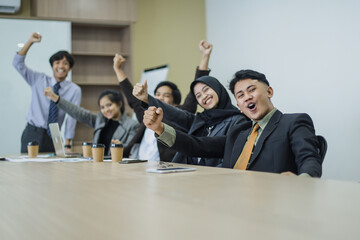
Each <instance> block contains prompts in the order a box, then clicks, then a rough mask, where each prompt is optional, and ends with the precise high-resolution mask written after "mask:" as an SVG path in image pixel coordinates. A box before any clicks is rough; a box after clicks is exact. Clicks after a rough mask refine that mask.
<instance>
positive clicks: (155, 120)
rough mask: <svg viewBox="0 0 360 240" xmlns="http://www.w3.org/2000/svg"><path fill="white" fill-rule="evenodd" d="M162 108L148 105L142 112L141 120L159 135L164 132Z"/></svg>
mask: <svg viewBox="0 0 360 240" xmlns="http://www.w3.org/2000/svg"><path fill="white" fill-rule="evenodd" d="M162 119H163V110H162V109H161V108H156V107H149V108H148V110H146V111H145V112H144V118H143V122H144V124H145V126H146V127H147V128H149V129H151V130H153V131H154V132H155V133H156V134H158V135H161V134H162V133H163V132H164V124H163V123H162V122H161V121H162Z"/></svg>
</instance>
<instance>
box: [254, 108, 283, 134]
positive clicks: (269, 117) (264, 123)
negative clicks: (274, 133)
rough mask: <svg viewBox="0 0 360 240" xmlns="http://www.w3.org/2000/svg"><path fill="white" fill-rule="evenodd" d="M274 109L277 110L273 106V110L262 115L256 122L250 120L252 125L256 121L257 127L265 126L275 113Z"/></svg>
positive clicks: (262, 127)
mask: <svg viewBox="0 0 360 240" xmlns="http://www.w3.org/2000/svg"><path fill="white" fill-rule="evenodd" d="M276 111H277V108H275V107H274V109H273V110H271V111H270V112H269V113H268V114H266V115H265V117H263V118H262V119H261V120H259V121H258V122H255V121H254V120H251V121H252V124H253V126H254V125H255V123H258V124H259V127H260V128H261V129H264V128H265V127H266V125H267V124H268V122H269V121H270V119H271V117H272V116H273V115H274V114H275V112H276Z"/></svg>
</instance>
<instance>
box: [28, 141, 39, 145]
mask: <svg viewBox="0 0 360 240" xmlns="http://www.w3.org/2000/svg"><path fill="white" fill-rule="evenodd" d="M38 145H39V143H38V142H37V141H31V142H28V146H38Z"/></svg>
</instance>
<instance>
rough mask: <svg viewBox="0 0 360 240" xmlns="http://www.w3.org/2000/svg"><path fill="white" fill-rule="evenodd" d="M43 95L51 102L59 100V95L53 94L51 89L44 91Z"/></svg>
mask: <svg viewBox="0 0 360 240" xmlns="http://www.w3.org/2000/svg"><path fill="white" fill-rule="evenodd" d="M44 95H45V96H46V97H47V98H48V99H50V100H52V101H53V102H57V101H58V100H59V95H57V94H55V93H54V92H53V90H52V88H51V87H47V88H45V89H44Z"/></svg>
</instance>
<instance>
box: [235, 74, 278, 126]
mask: <svg viewBox="0 0 360 240" xmlns="http://www.w3.org/2000/svg"><path fill="white" fill-rule="evenodd" d="M234 94H235V99H236V102H237V106H238V107H239V108H240V110H241V112H243V113H244V114H245V115H246V116H247V117H248V118H250V119H252V120H254V121H256V122H257V121H259V120H261V119H262V118H263V117H265V116H266V114H268V113H269V112H271V110H273V109H274V106H273V104H272V103H271V100H270V99H271V97H272V96H273V89H272V87H270V86H267V85H266V84H265V83H263V82H259V81H258V80H253V79H244V80H240V81H238V82H237V83H236V84H235V87H234Z"/></svg>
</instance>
